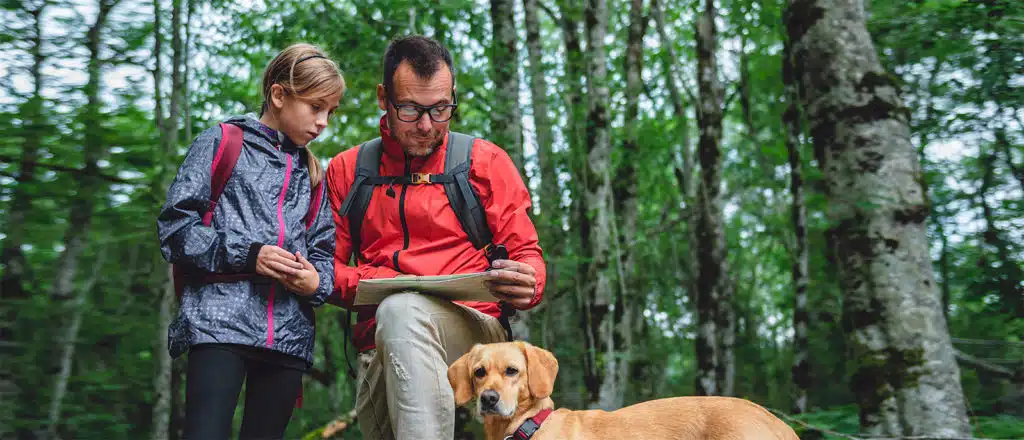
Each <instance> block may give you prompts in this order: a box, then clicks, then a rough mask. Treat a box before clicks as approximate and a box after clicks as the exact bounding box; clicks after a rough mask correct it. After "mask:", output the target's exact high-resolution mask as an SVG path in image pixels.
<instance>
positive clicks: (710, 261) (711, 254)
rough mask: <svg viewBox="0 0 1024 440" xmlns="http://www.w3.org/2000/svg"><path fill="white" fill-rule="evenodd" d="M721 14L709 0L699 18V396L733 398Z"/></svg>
mask: <svg viewBox="0 0 1024 440" xmlns="http://www.w3.org/2000/svg"><path fill="white" fill-rule="evenodd" d="M715 16H716V10H715V6H714V1H713V0H705V2H704V11H703V13H702V14H701V16H700V17H699V18H698V20H697V29H696V30H697V32H696V37H697V85H698V90H699V95H698V99H699V104H698V113H697V126H698V128H699V129H700V139H699V141H698V155H699V159H700V167H701V179H700V186H699V189H698V193H697V209H698V211H699V219H698V221H697V255H698V264H699V270H698V272H697V328H698V330H697V376H696V392H697V394H698V395H730V394H732V377H733V372H734V371H735V365H734V363H733V357H732V345H733V343H734V341H735V334H734V332H735V327H734V325H733V322H734V320H735V318H734V312H733V310H732V288H731V284H730V283H729V280H728V269H727V268H726V264H727V257H726V247H725V224H724V219H723V214H722V200H721V180H722V178H721V174H720V172H721V151H720V145H719V144H720V143H721V139H722V102H723V90H722V85H721V82H720V81H719V79H718V69H717V61H716V58H717V53H716V52H717V49H716V46H717V43H716V38H717V37H716V33H717V31H716V26H715Z"/></svg>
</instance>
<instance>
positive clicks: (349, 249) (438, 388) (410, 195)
mask: <svg viewBox="0 0 1024 440" xmlns="http://www.w3.org/2000/svg"><path fill="white" fill-rule="evenodd" d="M454 72H455V70H454V68H453V65H452V57H451V54H450V53H449V52H448V50H447V49H446V48H444V47H443V46H441V45H440V44H439V43H438V42H436V41H434V40H432V39H429V38H425V37H421V36H411V37H404V38H399V39H396V40H394V41H393V42H392V43H391V44H390V45H389V47H388V50H387V53H386V54H385V56H384V74H383V78H382V79H383V81H382V84H379V85H378V86H377V104H378V106H380V108H381V110H384V112H385V114H384V116H383V117H381V119H380V135H381V137H380V140H379V142H378V143H377V144H375V145H376V148H380V149H381V150H382V151H381V152H380V153H379V157H380V159H379V161H380V166H379V169H378V170H375V171H379V176H385V177H384V178H382V179H383V180H385V181H387V182H388V183H382V182H380V180H381V179H378V182H377V183H376V184H373V185H372V186H371V187H370V188H372V194H371V195H370V198H369V202H368V204H366V205H365V209H363V210H362V215H361V217H358V218H356V219H355V220H354V221H353V222H352V223H355V222H359V225H357V226H356V227H358V229H359V233H358V234H352V230H353V229H354V227H352V225H350V220H352V217H351V215H352V214H351V212H350V209H353V208H351V207H350V206H346V203H345V202H346V199H347V198H350V197H349V196H350V193H352V194H354V193H356V192H357V191H358V187H361V185H355V186H356V187H357V190H356V191H353V186H354V182H355V180H356V174H357V162H358V161H359V160H371V159H369V158H366V159H360V150H362V149H365V148H370V147H369V146H370V145H373V142H377V141H376V140H374V141H369V142H366V143H363V144H361V145H360V146H359V147H358V148H353V149H350V150H348V151H345V152H343V153H341V154H339V155H337V156H335V157H334V159H332V160H331V163H330V165H329V167H328V170H327V181H328V185H329V195H330V202H331V206H332V207H333V210H334V221H335V223H336V226H337V228H336V231H337V232H336V234H337V241H336V251H335V275H336V279H335V292H334V296H333V298H332V300H331V301H332V302H334V303H335V304H340V305H342V306H344V307H346V308H350V309H353V306H352V302H353V299H354V298H355V294H356V287H357V285H358V282H359V280H361V279H371V278H391V277H396V276H402V275H449V274H456V273H473V272H483V271H488V270H489V275H488V276H489V277H490V279H489V281H488V283H489V286H490V287H489V289H490V293H491V294H492V295H493V296H494V298H495V301H494V302H464V303H455V302H451V301H447V300H442V299H438V298H435V297H431V296H426V295H420V294H416V293H403V294H396V295H391V296H389V297H387V298H386V299H385V300H384V301H383V302H381V303H380V304H379V305H377V306H376V307H372V306H360V307H354V310H355V311H356V312H357V323H356V325H355V328H354V332H353V333H354V334H353V340H354V342H355V344H356V346H357V349H358V350H359V352H360V354H359V378H358V394H357V403H356V412H357V417H358V419H359V425H360V429H361V430H362V431H363V436H364V437H366V438H373V439H378V438H384V439H390V438H398V439H412V438H416V439H422V438H437V439H443V438H452V436H453V435H454V425H455V400H454V395H453V393H452V389H451V386H450V385H449V383H448V378H447V375H446V374H447V368H448V365H450V364H451V363H453V362H454V361H455V360H457V359H458V358H459V357H460V356H462V355H463V354H464V353H466V352H468V351H469V349H470V348H471V347H472V346H473V345H474V344H476V343H489V342H498V341H503V340H505V339H506V338H507V336H506V331H505V328H503V325H502V322H501V321H500V320H499V317H500V316H502V309H503V308H505V309H507V308H509V307H510V308H514V309H518V310H526V309H529V308H532V307H534V306H536V305H537V303H539V302H540V300H541V298H542V292H543V289H544V281H545V275H546V272H545V268H544V260H543V257H542V254H541V248H540V246H539V245H538V243H537V231H536V229H535V228H534V226H533V223H532V222H531V221H530V218H529V216H528V215H527V212H528V211H529V209H530V196H529V194H528V192H527V189H526V186H525V184H524V183H523V180H522V178H521V177H520V176H519V173H518V171H517V169H516V167H515V165H514V164H513V162H512V160H511V159H510V158H509V156H508V154H507V153H506V152H505V151H504V150H502V149H501V148H500V147H498V146H496V145H494V144H493V143H490V142H488V141H485V140H482V139H476V140H475V141H473V142H472V144H471V145H472V147H471V150H469V151H470V153H469V155H470V156H469V158H470V162H469V163H470V168H469V172H468V176H469V177H468V182H469V184H470V185H471V187H472V190H473V192H475V194H476V195H478V196H479V197H478V198H479V203H480V206H481V207H482V208H483V211H482V212H483V213H484V214H485V216H486V226H487V229H489V231H490V232H491V233H492V234H493V236H491V237H490V238H491V243H488V246H487V247H486V248H483V249H481V248H480V246H475V245H474V243H473V242H471V239H470V235H469V234H468V233H467V232H466V229H465V226H464V225H463V224H462V223H461V221H462V220H461V219H460V217H459V216H457V215H456V212H455V208H454V207H453V205H452V204H451V203H450V202H449V198H448V197H449V196H448V195H447V194H446V189H445V185H443V184H440V183H433V182H432V181H429V180H430V178H431V176H433V178H434V179H436V178H437V176H438V175H443V174H445V169H446V164H445V161H446V158H447V153H448V152H449V151H466V150H465V149H464V148H463V149H461V150H460V148H462V147H456V146H455V145H456V144H455V143H456V141H454V140H453V138H456V137H457V134H455V133H451V132H449V130H448V128H449V127H448V126H449V121H450V119H451V117H452V114H453V113H454V111H455V107H456V105H457V100H456V86H455V73H454ZM464 145H466V146H468V145H470V142H469V141H468V140H467V141H466V142H465V144H464ZM449 147H452V148H449ZM367 151H375V150H367ZM366 156H371V155H369V154H367V155H366ZM452 157H456V155H455V154H453V155H452ZM371 169H372V168H371ZM421 179H422V180H421ZM366 181H367V180H366V179H363V178H361V179H360V182H366ZM351 204H352V203H349V204H348V205H351ZM356 205H359V204H358V203H356ZM460 206H461V204H460ZM355 209H357V211H356V212H359V211H358V209H359V207H358V206H357V207H356V208H355ZM478 212H479V211H478ZM353 239H354V240H353ZM353 241H355V242H356V244H355V246H354V245H353ZM477 241H479V240H477ZM495 245H500V246H498V247H495ZM494 249H502V250H505V249H507V254H508V255H507V257H499V258H497V259H494V260H493V262H491V261H489V259H488V254H489V253H490V252H491V251H492V250H494ZM351 254H354V255H355V256H356V266H355V267H351V266H348V262H349V259H350V256H351ZM490 255H491V256H492V257H493V256H494V253H490ZM499 303H501V304H505V305H506V306H505V307H502V306H500V305H499ZM506 313H507V310H506Z"/></svg>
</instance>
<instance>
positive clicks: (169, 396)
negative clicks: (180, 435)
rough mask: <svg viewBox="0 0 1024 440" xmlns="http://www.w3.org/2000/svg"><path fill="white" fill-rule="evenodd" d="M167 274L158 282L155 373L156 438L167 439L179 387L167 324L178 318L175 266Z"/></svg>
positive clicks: (154, 427) (154, 409)
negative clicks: (172, 274)
mask: <svg viewBox="0 0 1024 440" xmlns="http://www.w3.org/2000/svg"><path fill="white" fill-rule="evenodd" d="M166 272H167V276H166V277H160V278H162V281H163V282H161V283H159V284H157V285H158V286H159V287H158V288H157V292H156V293H157V296H158V297H159V298H160V312H159V315H158V316H159V318H158V322H159V326H158V327H157V334H156V340H155V341H154V342H155V344H154V347H153V349H154V352H155V353H156V356H155V357H156V372H155V373H154V375H153V391H154V392H153V394H154V397H153V440H167V439H169V438H177V437H170V435H171V430H170V426H171V408H172V406H173V405H172V401H173V400H174V399H173V395H174V392H175V388H174V386H173V384H174V380H173V377H172V374H173V368H172V359H171V354H170V352H169V351H168V350H167V327H168V326H169V325H170V324H171V321H172V320H173V319H174V310H175V301H176V297H175V295H174V284H173V282H172V277H171V266H167V270H166Z"/></svg>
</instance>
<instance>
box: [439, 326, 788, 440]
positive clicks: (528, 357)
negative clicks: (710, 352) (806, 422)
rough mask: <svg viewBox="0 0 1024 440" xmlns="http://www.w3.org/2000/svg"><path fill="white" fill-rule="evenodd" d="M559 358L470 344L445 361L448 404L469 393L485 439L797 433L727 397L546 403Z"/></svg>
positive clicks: (520, 345)
mask: <svg viewBox="0 0 1024 440" xmlns="http://www.w3.org/2000/svg"><path fill="white" fill-rule="evenodd" d="M557 374H558V360H557V359H555V356H554V355H553V354H551V352H550V351H547V350H544V349H542V348H539V347H536V346H533V345H531V344H529V343H527V342H522V341H515V342H500V343H494V344H486V345H484V344H477V345H475V346H474V347H473V348H472V349H471V350H470V351H469V352H468V353H466V354H465V355H463V356H462V357H460V358H459V359H458V360H456V361H455V362H454V363H452V365H451V366H450V367H448V382H450V383H451V386H452V390H453V391H454V394H455V404H456V405H458V406H465V405H466V404H467V403H468V402H469V401H470V400H472V399H473V398H474V397H475V398H476V401H477V412H478V413H479V414H480V416H481V417H483V419H484V432H485V437H486V438H487V440H502V439H505V440H509V439H515V440H527V439H530V438H533V439H535V440H549V439H618V438H624V439H625V438H632V439H678V440H690V439H693V440H697V439H706V440H799V437H797V435H796V433H795V432H794V431H793V429H792V428H790V427H789V425H786V423H784V422H783V421H782V420H780V419H778V418H777V417H775V416H774V415H772V413H770V412H768V410H766V409H764V408H763V407H761V406H759V405H757V404H755V403H753V402H751V401H749V400H744V399H738V398H733V397H714V396H707V397H674V398H665V399H658V400H652V401H648V402H642V403H638V404H635V405H632V406H628V407H626V408H622V409H619V410H616V411H611V412H607V411H603V410H589V411H573V410H569V409H564V408H563V409H559V410H557V411H553V408H554V402H553V401H552V400H551V397H550V396H551V391H552V389H553V388H554V384H555V376H556V375H557Z"/></svg>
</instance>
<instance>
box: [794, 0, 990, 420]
mask: <svg viewBox="0 0 1024 440" xmlns="http://www.w3.org/2000/svg"><path fill="white" fill-rule="evenodd" d="M785 18H786V27H787V31H788V37H789V41H790V42H791V44H792V57H793V58H792V59H793V65H794V66H795V71H794V72H793V73H794V77H795V78H796V83H797V84H798V85H799V94H800V100H801V104H802V107H803V108H804V109H805V110H806V112H807V119H808V122H809V123H810V126H811V134H812V137H813V139H814V148H815V156H816V157H817V158H818V162H819V164H820V166H821V168H822V170H823V173H824V176H825V183H826V189H827V194H828V196H829V199H830V212H829V214H830V221H831V223H832V224H833V225H835V226H834V227H833V228H832V229H831V230H830V235H831V237H832V238H833V239H834V243H833V248H834V249H836V253H837V266H838V270H839V274H840V275H839V278H840V286H841V288H842V290H843V297H844V302H845V303H844V307H843V314H844V316H843V317H844V328H845V330H846V332H847V334H848V337H849V339H850V340H851V346H852V350H853V354H852V355H853V359H854V361H855V362H856V366H855V368H856V372H855V373H854V375H853V378H852V383H851V389H852V390H853V391H854V393H855V394H856V396H857V401H858V405H859V407H860V420H861V427H862V429H863V430H864V431H865V432H866V433H867V434H869V435H885V436H920V435H935V436H950V437H968V436H970V433H971V430H970V426H969V424H968V421H967V415H966V412H965V410H964V400H963V390H962V389H961V386H960V371H959V368H958V367H957V365H956V362H955V360H954V357H953V347H952V343H951V342H950V338H949V331H948V329H947V327H946V321H945V318H944V317H943V314H942V306H941V301H940V299H939V292H938V290H937V286H936V285H935V280H934V276H933V273H932V266H931V258H930V257H929V252H928V242H927V238H926V234H925V226H924V222H925V220H926V219H927V216H928V207H927V205H926V203H925V197H924V194H923V192H922V187H921V184H920V179H921V174H920V164H919V161H918V157H917V154H916V152H915V150H914V147H913V145H912V144H911V143H910V133H909V129H908V125H907V119H908V115H907V112H906V110H905V109H904V108H903V105H902V103H901V102H900V98H899V97H898V88H897V87H896V85H895V84H894V83H893V81H892V80H891V79H890V77H889V76H888V74H887V72H885V70H883V68H882V66H881V64H880V63H879V61H878V57H877V55H876V50H875V47H874V44H873V43H872V41H871V37H870V35H869V34H868V32H867V29H866V28H865V18H864V10H863V4H862V2H860V1H838V0H790V2H789V7H788V8H787V10H786V14H785Z"/></svg>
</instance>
